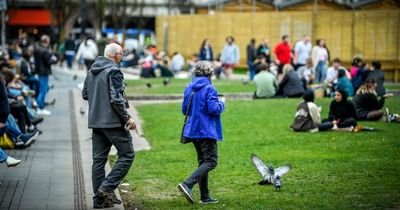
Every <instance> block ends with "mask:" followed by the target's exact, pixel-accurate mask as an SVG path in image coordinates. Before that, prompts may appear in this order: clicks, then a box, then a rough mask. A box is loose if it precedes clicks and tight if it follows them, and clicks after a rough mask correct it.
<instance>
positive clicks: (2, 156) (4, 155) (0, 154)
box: [0, 147, 7, 163]
mask: <svg viewBox="0 0 400 210" xmlns="http://www.w3.org/2000/svg"><path fill="white" fill-rule="evenodd" d="M6 159H7V153H5V152H4V150H3V149H1V147H0V163H1V162H3V161H5V160H6Z"/></svg>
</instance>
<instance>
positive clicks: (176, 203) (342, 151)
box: [125, 97, 400, 209]
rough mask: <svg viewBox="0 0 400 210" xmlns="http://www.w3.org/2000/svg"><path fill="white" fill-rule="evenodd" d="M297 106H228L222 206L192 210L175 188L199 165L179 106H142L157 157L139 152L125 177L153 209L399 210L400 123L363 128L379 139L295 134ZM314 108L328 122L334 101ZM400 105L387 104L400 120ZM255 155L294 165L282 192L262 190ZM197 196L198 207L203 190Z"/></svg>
mask: <svg viewBox="0 0 400 210" xmlns="http://www.w3.org/2000/svg"><path fill="white" fill-rule="evenodd" d="M298 102H299V100H298V99H280V100H279V99H271V100H256V101H227V105H226V110H225V112H224V113H223V116H222V120H223V133H224V141H223V142H222V143H220V144H218V147H219V165H218V167H217V168H216V169H215V170H214V171H212V172H211V173H210V183H209V185H210V190H211V195H212V196H214V197H215V198H218V199H219V200H220V203H219V204H216V205H209V206H201V205H200V204H195V205H191V204H189V203H187V201H186V200H185V199H184V198H183V197H182V196H181V194H180V193H179V192H178V190H177V188H176V185H177V184H178V183H180V182H182V181H183V180H184V179H185V178H186V177H187V176H188V175H189V174H190V173H191V172H192V171H193V170H194V169H195V168H196V165H197V163H196V159H195V157H196V155H195V150H194V148H193V146H192V145H191V144H187V145H182V144H180V143H179V135H180V132H181V126H182V121H183V116H182V114H181V112H180V104H176V103H174V104H162V105H146V106H139V107H138V111H139V113H140V115H141V117H142V119H143V120H144V132H145V135H146V137H147V138H148V140H149V141H150V144H151V146H152V150H151V151H145V152H138V153H137V155H136V159H135V161H134V164H133V166H132V169H131V170H130V171H129V174H128V175H127V177H126V180H125V181H127V182H129V183H130V184H131V185H130V186H131V187H130V189H129V191H132V193H133V194H134V197H135V199H134V200H136V202H138V201H139V202H140V203H141V204H140V205H143V207H144V208H147V209H200V208H201V209H398V208H400V169H399V166H400V124H394V123H384V122H361V125H364V126H372V127H375V128H377V129H378V131H376V132H360V133H347V132H337V131H336V132H333V131H330V132H321V133H315V134H311V133H294V132H291V131H289V129H288V128H289V125H290V124H291V122H292V120H293V117H294V112H295V109H296V106H297V103H298ZM316 103H317V104H318V105H322V106H323V116H324V117H326V116H327V112H328V110H327V109H328V107H329V106H328V105H329V99H320V100H318V101H317V102H316ZM399 104H400V97H393V98H390V99H388V100H387V103H386V105H387V106H388V107H389V108H390V110H392V111H393V112H396V113H400V106H399ZM251 153H255V154H257V155H258V156H259V157H260V158H262V159H263V160H264V161H265V163H266V164H269V163H272V164H273V165H274V166H280V165H283V164H291V165H292V167H293V170H292V171H290V172H289V173H288V174H287V175H286V176H284V177H283V189H282V191H281V192H276V191H275V190H274V189H273V188H272V186H259V185H257V182H258V181H259V180H260V179H261V177H260V175H259V174H258V172H257V171H256V170H255V168H254V166H253V165H252V163H251V162H250V154H251ZM130 196H132V195H130ZM194 196H195V198H196V199H197V201H198V199H199V191H198V187H197V185H196V186H195V190H194ZM125 200H130V199H129V198H125Z"/></svg>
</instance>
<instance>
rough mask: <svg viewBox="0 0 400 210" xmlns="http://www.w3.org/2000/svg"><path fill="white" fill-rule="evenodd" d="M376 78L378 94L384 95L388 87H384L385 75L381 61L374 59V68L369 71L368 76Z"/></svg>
mask: <svg viewBox="0 0 400 210" xmlns="http://www.w3.org/2000/svg"><path fill="white" fill-rule="evenodd" d="M372 77H373V78H375V80H376V85H377V86H376V94H377V95H378V96H383V95H385V94H386V89H385V87H383V83H384V82H385V75H384V74H383V72H382V70H381V62H379V61H372V69H371V71H369V72H368V78H372Z"/></svg>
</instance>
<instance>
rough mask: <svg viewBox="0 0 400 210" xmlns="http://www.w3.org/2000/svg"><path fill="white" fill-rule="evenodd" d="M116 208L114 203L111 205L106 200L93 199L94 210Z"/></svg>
mask: <svg viewBox="0 0 400 210" xmlns="http://www.w3.org/2000/svg"><path fill="white" fill-rule="evenodd" d="M111 207H114V204H113V203H109V202H107V201H105V200H104V199H97V200H95V199H93V208H94V209H104V208H111Z"/></svg>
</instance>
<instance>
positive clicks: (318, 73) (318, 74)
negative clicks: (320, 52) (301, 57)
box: [315, 61, 326, 83]
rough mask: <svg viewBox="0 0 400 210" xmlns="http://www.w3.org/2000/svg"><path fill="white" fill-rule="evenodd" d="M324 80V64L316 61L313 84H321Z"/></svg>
mask: <svg viewBox="0 0 400 210" xmlns="http://www.w3.org/2000/svg"><path fill="white" fill-rule="evenodd" d="M325 79H326V62H325V61H318V64H317V67H316V69H315V82H316V83H323V82H324V81H325Z"/></svg>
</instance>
